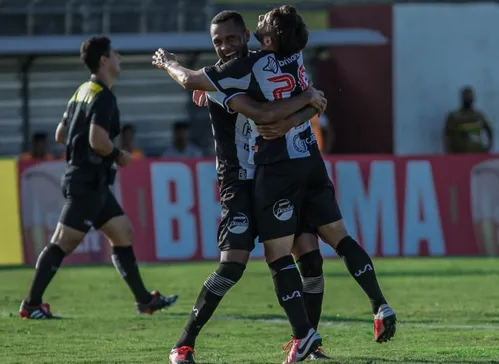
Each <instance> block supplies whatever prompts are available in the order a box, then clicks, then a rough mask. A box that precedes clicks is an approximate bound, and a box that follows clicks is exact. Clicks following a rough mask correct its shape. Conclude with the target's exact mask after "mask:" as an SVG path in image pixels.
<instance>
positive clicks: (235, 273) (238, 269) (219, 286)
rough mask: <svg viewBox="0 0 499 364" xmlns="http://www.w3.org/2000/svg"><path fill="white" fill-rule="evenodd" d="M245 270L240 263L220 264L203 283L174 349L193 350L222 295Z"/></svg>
mask: <svg viewBox="0 0 499 364" xmlns="http://www.w3.org/2000/svg"><path fill="white" fill-rule="evenodd" d="M245 269H246V266H245V265H244V264H241V263H236V262H224V263H220V266H219V267H218V269H217V270H216V271H215V272H213V273H212V274H211V275H210V276H209V277H208V279H207V280H206V281H205V282H204V284H203V288H202V289H201V292H200V293H199V296H198V298H197V300H196V304H195V305H194V307H193V308H192V313H191V316H190V317H189V320H188V321H187V325H185V328H184V332H183V333H182V336H181V337H180V339H179V340H178V341H177V344H176V345H175V347H176V348H179V347H181V346H190V347H191V348H194V345H195V344H196V338H197V336H198V335H199V332H200V331H201V329H202V328H203V327H204V325H206V323H207V322H208V320H209V319H210V318H211V316H212V315H213V313H214V312H215V310H216V308H217V306H218V304H219V303H220V301H222V298H223V297H224V295H225V294H226V293H227V292H228V291H229V289H231V288H232V286H234V285H235V284H236V283H237V281H239V279H241V277H242V275H243V273H244V270H245Z"/></svg>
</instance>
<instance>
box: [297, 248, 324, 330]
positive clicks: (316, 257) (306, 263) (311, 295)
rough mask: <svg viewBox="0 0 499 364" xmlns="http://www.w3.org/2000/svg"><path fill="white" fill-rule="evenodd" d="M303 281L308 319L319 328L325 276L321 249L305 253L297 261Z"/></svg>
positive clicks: (313, 325)
mask: <svg viewBox="0 0 499 364" xmlns="http://www.w3.org/2000/svg"><path fill="white" fill-rule="evenodd" d="M297 263H298V268H300V275H301V281H302V283H303V301H304V302H305V309H306V310H307V316H308V320H309V321H310V324H311V325H312V327H313V328H314V329H315V330H317V327H318V326H319V321H320V319H321V312H322V301H323V299H324V276H323V275H322V264H323V259H322V255H321V251H320V250H319V249H317V250H313V251H311V252H309V253H306V254H303V255H302V256H301V257H300V258H299V259H298V261H297Z"/></svg>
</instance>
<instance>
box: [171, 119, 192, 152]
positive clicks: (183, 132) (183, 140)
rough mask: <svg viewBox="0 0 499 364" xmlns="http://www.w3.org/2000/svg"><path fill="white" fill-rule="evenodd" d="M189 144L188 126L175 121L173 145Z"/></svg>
mask: <svg viewBox="0 0 499 364" xmlns="http://www.w3.org/2000/svg"><path fill="white" fill-rule="evenodd" d="M188 142H189V124H188V123H186V122H184V121H177V122H176V123H174V124H173V143H174V144H175V145H176V146H182V147H183V146H185V145H187V143H188Z"/></svg>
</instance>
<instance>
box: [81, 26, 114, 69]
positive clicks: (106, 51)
mask: <svg viewBox="0 0 499 364" xmlns="http://www.w3.org/2000/svg"><path fill="white" fill-rule="evenodd" d="M110 53H111V39H109V38H108V37H106V36H103V35H100V36H95V37H92V38H89V39H87V40H86V41H84V42H83V44H82V45H81V49H80V58H81V59H82V61H83V63H84V64H85V66H86V67H87V68H88V69H89V70H90V72H92V73H96V72H98V71H99V66H100V58H101V57H102V56H105V57H109V56H110Z"/></svg>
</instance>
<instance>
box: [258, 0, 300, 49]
mask: <svg viewBox="0 0 499 364" xmlns="http://www.w3.org/2000/svg"><path fill="white" fill-rule="evenodd" d="M269 22H270V24H269V29H268V32H269V34H270V37H271V38H272V40H273V41H274V42H275V43H276V45H275V47H276V53H277V54H278V55H281V56H290V55H292V54H295V53H298V52H300V51H302V50H303V49H304V48H305V47H306V45H307V42H308V29H307V24H305V22H304V21H303V18H302V17H301V16H300V15H299V14H298V12H297V11H296V9H295V8H294V7H293V6H290V5H283V6H280V7H278V8H275V9H273V10H272V11H271V12H270V15H269Z"/></svg>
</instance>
